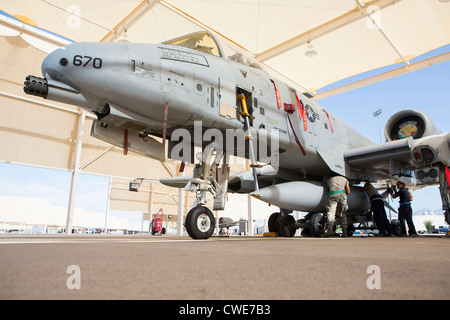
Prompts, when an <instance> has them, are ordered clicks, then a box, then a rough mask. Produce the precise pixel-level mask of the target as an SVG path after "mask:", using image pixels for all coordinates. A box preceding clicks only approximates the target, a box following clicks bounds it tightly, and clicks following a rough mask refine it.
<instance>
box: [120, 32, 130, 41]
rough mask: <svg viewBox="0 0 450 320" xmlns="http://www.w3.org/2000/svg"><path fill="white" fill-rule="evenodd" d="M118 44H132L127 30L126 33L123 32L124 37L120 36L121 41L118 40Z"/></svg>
mask: <svg viewBox="0 0 450 320" xmlns="http://www.w3.org/2000/svg"><path fill="white" fill-rule="evenodd" d="M117 42H122V43H128V42H130V40H128V35H127V30H125V31H124V32H122V35H121V36H120V39H119V40H117Z"/></svg>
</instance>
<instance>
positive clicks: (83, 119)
mask: <svg viewBox="0 0 450 320" xmlns="http://www.w3.org/2000/svg"><path fill="white" fill-rule="evenodd" d="M80 109H81V108H80ZM85 122H86V111H84V110H82V109H81V113H80V114H79V116H78V127H77V137H76V141H75V154H74V161H73V162H74V163H73V171H72V181H71V183H70V196H69V208H68V210H67V220H66V234H71V233H72V223H73V214H74V211H75V197H76V194H77V183H78V173H79V171H80V158H81V147H82V145H83V133H84V124H85Z"/></svg>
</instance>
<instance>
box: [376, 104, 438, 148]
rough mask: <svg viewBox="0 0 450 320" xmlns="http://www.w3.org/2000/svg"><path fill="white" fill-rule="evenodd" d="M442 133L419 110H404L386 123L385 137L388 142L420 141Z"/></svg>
mask: <svg viewBox="0 0 450 320" xmlns="http://www.w3.org/2000/svg"><path fill="white" fill-rule="evenodd" d="M440 133H441V131H440V130H439V129H438V128H436V127H435V125H434V123H433V121H432V120H431V119H430V117H429V116H427V115H426V114H425V113H423V112H421V111H418V110H402V111H399V112H397V113H395V114H394V115H393V116H391V117H390V118H389V120H388V121H387V122H386V126H385V128H384V135H385V137H386V140H387V141H395V140H400V139H406V138H409V137H412V138H413V139H420V138H423V137H427V136H430V135H434V134H440Z"/></svg>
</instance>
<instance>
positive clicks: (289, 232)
mask: <svg viewBox="0 0 450 320" xmlns="http://www.w3.org/2000/svg"><path fill="white" fill-rule="evenodd" d="M296 230H297V229H296V228H295V219H294V217H293V216H290V215H284V216H282V217H280V219H278V234H279V235H280V236H282V237H289V238H291V237H293V236H294V235H295V231H296Z"/></svg>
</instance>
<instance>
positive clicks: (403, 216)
mask: <svg viewBox="0 0 450 320" xmlns="http://www.w3.org/2000/svg"><path fill="white" fill-rule="evenodd" d="M397 188H398V191H397V190H395V187H394V188H393V189H390V191H389V192H390V194H391V195H392V197H393V198H394V199H395V198H397V197H400V207H399V208H398V220H399V221H400V226H401V229H402V234H401V235H402V236H406V225H405V221H406V223H407V224H408V231H409V235H410V236H411V237H417V232H416V228H415V227H414V222H413V219H412V208H411V201H412V199H413V196H412V194H411V193H410V192H409V191H408V190H407V189H406V188H405V184H404V183H403V182H401V181H398V182H397Z"/></svg>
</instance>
